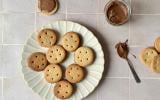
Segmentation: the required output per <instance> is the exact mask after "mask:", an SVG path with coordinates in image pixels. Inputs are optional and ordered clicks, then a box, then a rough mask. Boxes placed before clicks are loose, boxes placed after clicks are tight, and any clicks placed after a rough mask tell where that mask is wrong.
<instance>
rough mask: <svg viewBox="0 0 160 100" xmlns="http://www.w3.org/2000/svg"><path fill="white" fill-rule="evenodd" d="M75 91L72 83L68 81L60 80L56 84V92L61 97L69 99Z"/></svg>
mask: <svg viewBox="0 0 160 100" xmlns="http://www.w3.org/2000/svg"><path fill="white" fill-rule="evenodd" d="M72 93H73V87H72V85H71V84H70V83H69V82H67V81H60V82H58V83H56V85H55V86H54V94H55V96H56V97H58V98H60V99H67V98H69V97H70V96H71V95H72Z"/></svg>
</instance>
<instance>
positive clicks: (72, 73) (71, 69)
mask: <svg viewBox="0 0 160 100" xmlns="http://www.w3.org/2000/svg"><path fill="white" fill-rule="evenodd" d="M65 78H66V79H67V80H68V81H69V82H71V83H78V82H80V81H81V80H82V79H83V78H84V71H83V69H82V67H80V66H79V65H77V64H71V65H69V66H68V67H67V69H66V72H65Z"/></svg>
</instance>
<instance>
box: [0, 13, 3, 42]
mask: <svg viewBox="0 0 160 100" xmlns="http://www.w3.org/2000/svg"><path fill="white" fill-rule="evenodd" d="M2 32H3V15H0V44H2V40H3V39H2Z"/></svg>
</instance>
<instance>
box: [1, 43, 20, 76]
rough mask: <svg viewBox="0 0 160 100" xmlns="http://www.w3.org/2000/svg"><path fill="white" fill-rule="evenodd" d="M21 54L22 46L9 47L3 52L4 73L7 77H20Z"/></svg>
mask: <svg viewBox="0 0 160 100" xmlns="http://www.w3.org/2000/svg"><path fill="white" fill-rule="evenodd" d="M21 52H22V46H18V45H8V46H3V47H2V50H1V56H2V57H1V58H2V61H1V63H2V65H3V66H1V67H2V68H1V69H2V71H3V72H2V73H3V76H5V77H13V76H19V75H20V73H21V64H20V62H21Z"/></svg>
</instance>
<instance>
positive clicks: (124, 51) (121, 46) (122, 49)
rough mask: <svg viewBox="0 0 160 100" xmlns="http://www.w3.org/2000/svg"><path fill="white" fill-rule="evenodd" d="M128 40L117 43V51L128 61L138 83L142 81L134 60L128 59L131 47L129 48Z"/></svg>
mask: <svg viewBox="0 0 160 100" xmlns="http://www.w3.org/2000/svg"><path fill="white" fill-rule="evenodd" d="M127 42H128V40H126V41H125V42H124V43H121V42H120V43H118V44H117V45H116V48H117V53H118V55H119V56H120V57H121V58H123V59H125V60H126V61H127V63H128V65H129V68H130V70H131V72H132V74H133V76H134V79H135V80H136V82H137V83H140V82H141V80H140V78H139V77H138V75H137V73H136V71H135V70H134V67H133V64H132V62H131V61H130V60H129V59H128V53H129V48H128V45H127Z"/></svg>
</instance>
